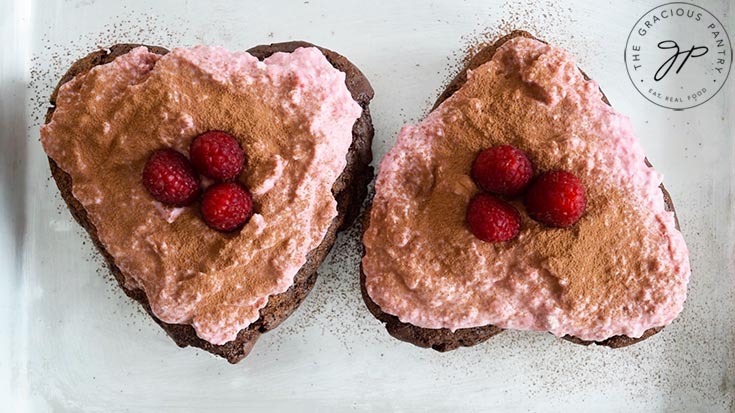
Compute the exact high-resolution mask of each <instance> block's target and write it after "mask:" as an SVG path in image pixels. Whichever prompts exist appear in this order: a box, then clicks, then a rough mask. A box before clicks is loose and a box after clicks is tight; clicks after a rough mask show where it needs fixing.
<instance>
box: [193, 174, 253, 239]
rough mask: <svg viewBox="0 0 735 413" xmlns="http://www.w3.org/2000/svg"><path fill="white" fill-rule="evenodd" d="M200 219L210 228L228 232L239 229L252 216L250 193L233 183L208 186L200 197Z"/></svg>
mask: <svg viewBox="0 0 735 413" xmlns="http://www.w3.org/2000/svg"><path fill="white" fill-rule="evenodd" d="M201 212H202V218H204V222H206V223H207V225H209V227H210V228H212V229H216V230H217V231H222V232H230V231H234V230H236V229H239V228H241V227H242V226H243V225H245V223H246V222H248V219H250V216H251V215H252V214H253V198H252V197H251V196H250V192H248V190H247V189H245V188H243V187H242V186H241V185H240V184H238V183H235V182H224V183H219V184H215V185H212V186H210V187H209V188H207V190H206V191H205V192H204V196H202V204H201Z"/></svg>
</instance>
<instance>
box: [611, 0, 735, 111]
mask: <svg viewBox="0 0 735 413" xmlns="http://www.w3.org/2000/svg"><path fill="white" fill-rule="evenodd" d="M625 65H626V68H627V70H628V76H630V80H631V81H632V82H633V85H634V86H635V88H636V89H637V90H638V92H640V94H641V95H643V97H645V98H646V99H648V100H649V101H651V102H653V103H655V104H657V105H659V106H662V107H666V108H669V109H675V110H683V109H688V108H692V107H694V106H698V105H701V104H702V103H704V102H706V101H708V100H709V99H711V98H712V97H713V96H714V95H715V94H717V92H719V91H720V89H721V88H722V86H723V85H724V84H725V80H726V79H727V76H728V74H729V73H730V67H731V66H732V45H731V44H730V38H729V37H728V35H727V32H726V31H725V28H724V27H723V26H722V23H720V21H719V20H718V19H717V18H716V17H715V16H714V15H712V13H710V12H708V11H707V10H705V9H703V8H701V7H699V6H696V5H694V4H689V3H667V4H663V5H661V6H658V7H656V8H654V9H652V10H650V11H649V12H648V13H646V14H644V15H643V17H641V18H640V19H639V20H638V21H637V22H636V24H635V26H634V27H633V30H631V32H630V35H628V41H627V42H626V44H625Z"/></svg>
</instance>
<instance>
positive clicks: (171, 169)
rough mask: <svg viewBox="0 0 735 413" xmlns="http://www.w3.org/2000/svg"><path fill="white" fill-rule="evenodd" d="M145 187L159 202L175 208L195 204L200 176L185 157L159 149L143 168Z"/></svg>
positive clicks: (168, 150) (171, 151)
mask: <svg viewBox="0 0 735 413" xmlns="http://www.w3.org/2000/svg"><path fill="white" fill-rule="evenodd" d="M143 186H145V189H147V190H148V192H150V194H151V195H153V198H155V199H156V200H158V201H161V202H163V203H164V204H168V205H174V206H184V205H188V204H190V203H192V202H194V201H195V200H196V199H197V197H198V196H199V191H200V188H199V176H198V175H197V173H196V172H195V171H194V168H192V167H191V164H190V163H189V160H188V159H186V157H185V156H184V155H182V154H181V153H179V152H176V151H175V150H173V149H159V150H157V151H155V152H153V154H152V155H151V156H150V158H148V161H146V163H145V167H144V168H143Z"/></svg>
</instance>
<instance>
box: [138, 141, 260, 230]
mask: <svg viewBox="0 0 735 413" xmlns="http://www.w3.org/2000/svg"><path fill="white" fill-rule="evenodd" d="M189 157H190V158H191V162H190V161H189V159H187V158H186V156H184V155H183V154H181V153H180V152H177V151H176V150H174V149H171V148H165V149H159V150H157V151H155V152H153V154H151V156H150V157H149V158H148V161H147V162H146V164H145V167H144V168H143V179H142V181H143V186H145V188H146V189H147V190H148V192H149V193H150V194H151V196H153V198H155V199H156V200H157V201H159V202H161V203H164V204H166V205H172V206H178V207H183V206H188V205H191V204H193V203H194V202H195V201H197V200H198V199H200V194H201V202H200V203H199V210H200V213H201V216H202V219H203V220H204V222H206V223H207V225H208V226H209V227H210V228H212V229H215V230H217V231H222V232H231V231H235V230H237V229H240V228H242V227H243V226H244V225H245V223H247V221H248V220H249V219H250V217H251V216H252V214H253V198H252V196H251V195H250V192H249V191H248V190H247V188H245V187H244V186H243V185H242V184H240V183H239V182H236V181H235V180H236V179H237V177H238V176H240V174H241V173H242V170H243V168H244V165H245V153H244V152H243V150H242V148H241V147H240V144H239V143H238V142H237V140H236V139H235V138H233V137H232V135H230V134H228V133H226V132H221V131H209V132H204V133H202V134H201V135H199V136H197V137H196V138H194V140H193V141H192V142H191V145H190V146H189ZM199 174H201V175H204V176H206V177H207V178H210V179H212V180H214V181H215V184H213V185H211V186H209V187H208V188H206V190H205V191H204V193H203V194H202V184H201V180H200V179H199Z"/></svg>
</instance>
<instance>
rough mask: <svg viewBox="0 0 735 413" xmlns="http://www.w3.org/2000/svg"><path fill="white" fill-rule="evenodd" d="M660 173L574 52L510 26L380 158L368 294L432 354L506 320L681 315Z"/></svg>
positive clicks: (576, 330) (615, 331)
mask: <svg viewBox="0 0 735 413" xmlns="http://www.w3.org/2000/svg"><path fill="white" fill-rule="evenodd" d="M661 181H662V177H661V175H660V174H658V173H657V172H656V171H655V170H654V169H653V168H652V167H651V166H650V164H648V162H647V160H646V159H645V156H644V154H643V150H642V148H641V146H640V145H639V143H638V141H637V139H636V138H635V136H634V134H633V128H632V125H631V122H630V120H629V119H628V118H626V117H625V116H623V115H621V114H619V113H617V112H616V111H615V110H614V109H613V108H612V107H611V106H610V105H609V104H608V102H607V99H606V98H605V96H604V95H603V94H602V92H601V91H600V89H599V87H598V85H597V84H596V83H595V82H594V81H591V80H590V79H588V78H587V77H586V76H585V74H584V73H582V72H581V71H580V70H579V69H578V68H577V66H576V64H575V63H574V61H573V60H572V58H571V56H570V55H569V53H567V52H566V51H564V50H561V49H559V48H556V47H552V46H550V45H548V44H546V43H544V42H542V41H539V40H537V39H535V38H533V37H532V36H531V35H530V34H528V33H526V32H521V31H516V32H513V33H511V34H510V35H508V36H505V37H503V38H502V39H500V40H499V41H497V42H496V43H495V44H493V45H492V46H489V47H486V48H485V49H483V50H481V51H480V52H479V53H478V54H477V55H475V56H474V58H472V59H471V61H470V62H469V64H468V66H467V67H466V68H465V70H463V71H462V73H460V74H459V75H458V76H457V78H455V80H454V81H453V82H452V83H451V84H450V85H449V86H448V87H447V89H446V90H445V92H444V93H443V94H442V95H441V96H440V98H439V100H438V102H437V104H436V106H435V108H434V109H433V110H432V112H431V113H430V114H429V115H428V116H427V117H426V118H425V119H424V120H423V121H421V122H420V123H418V124H417V125H410V126H406V127H404V128H403V129H402V130H401V132H400V134H399V135H398V138H397V142H396V144H395V146H394V147H393V148H392V149H391V150H390V151H389V152H388V154H387V155H386V156H385V158H384V159H383V160H382V162H381V164H380V171H379V174H378V178H377V180H376V185H375V198H374V200H373V204H372V207H371V211H370V216H369V220H368V221H367V223H368V224H367V228H366V230H365V233H364V237H363V244H364V247H365V252H364V257H363V260H362V267H361V272H362V274H361V281H362V282H361V284H362V287H363V298H364V299H365V302H366V304H367V305H368V308H369V309H370V310H371V312H372V313H373V314H374V315H375V316H376V317H377V318H378V319H380V320H381V321H383V322H385V323H386V327H387V329H388V331H389V332H390V334H392V335H393V336H395V337H397V338H399V339H401V340H405V341H409V342H412V343H414V344H416V345H419V346H422V347H432V348H434V349H436V350H440V351H446V350H451V349H454V348H457V347H459V346H471V345H474V344H477V343H479V342H482V341H484V340H486V339H488V338H489V337H491V336H492V335H494V334H497V333H499V332H500V331H502V329H519V330H534V331H548V332H551V333H553V334H554V335H556V336H559V337H564V338H567V339H569V340H572V341H576V342H578V343H581V344H589V343H592V342H596V343H598V344H604V345H608V346H610V347H622V346H625V345H629V344H632V343H635V342H637V341H640V340H641V339H643V338H646V337H648V336H650V335H652V334H654V333H656V332H658V331H659V330H660V329H661V328H662V327H664V326H666V325H668V324H669V323H671V321H672V320H673V319H674V318H675V317H676V316H677V315H678V314H679V313H680V312H681V310H682V307H683V304H684V300H685V298H686V292H687V282H688V279H689V274H690V268H689V258H688V251H687V248H686V245H685V243H684V239H683V237H682V234H681V233H680V232H679V230H678V223H677V220H676V216H675V213H674V209H673V205H672V203H671V199H670V198H669V196H668V194H667V193H666V191H665V190H664V188H663V186H662V185H661Z"/></svg>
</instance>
